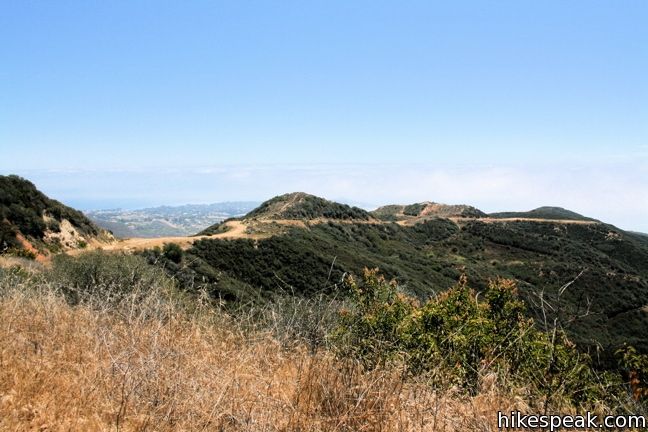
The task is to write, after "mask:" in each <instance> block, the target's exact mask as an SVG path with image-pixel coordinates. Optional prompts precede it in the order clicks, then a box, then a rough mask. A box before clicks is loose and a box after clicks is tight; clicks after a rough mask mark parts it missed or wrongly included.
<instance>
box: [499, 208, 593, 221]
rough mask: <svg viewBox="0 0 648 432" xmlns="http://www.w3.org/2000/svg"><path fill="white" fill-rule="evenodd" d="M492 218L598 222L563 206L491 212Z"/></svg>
mask: <svg viewBox="0 0 648 432" xmlns="http://www.w3.org/2000/svg"><path fill="white" fill-rule="evenodd" d="M488 216H489V217H492V218H529V219H555V220H580V221H592V222H598V221H597V220H596V219H592V218H588V217H586V216H583V215H580V214H578V213H576V212H573V211H571V210H567V209H564V208H562V207H538V208H537V209H533V210H530V211H527V212H499V213H490V214H489V215H488Z"/></svg>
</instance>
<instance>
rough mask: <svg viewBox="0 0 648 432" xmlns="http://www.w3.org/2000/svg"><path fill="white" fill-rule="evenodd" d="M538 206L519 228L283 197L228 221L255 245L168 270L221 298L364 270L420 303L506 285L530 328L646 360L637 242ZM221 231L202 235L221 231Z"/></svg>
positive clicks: (226, 247) (646, 255)
mask: <svg viewBox="0 0 648 432" xmlns="http://www.w3.org/2000/svg"><path fill="white" fill-rule="evenodd" d="M545 209H551V211H547V210H543V211H542V212H528V213H525V216H523V217H522V218H520V219H516V218H511V217H506V218H504V217H503V216H502V217H492V216H489V215H485V214H484V213H483V212H480V211H478V210H476V209H474V208H472V207H469V206H442V207H439V205H437V204H432V203H423V204H415V205H412V206H388V207H383V208H382V209H381V210H380V209H379V210H380V211H375V212H373V213H367V212H365V211H363V210H361V209H353V208H350V207H348V206H344V205H342V204H337V203H331V202H330V201H327V200H324V199H321V198H317V197H313V196H311V195H306V194H302V193H297V194H288V195H282V196H280V197H276V198H273V199H271V200H269V201H267V202H265V203H263V204H262V205H261V206H259V207H258V208H257V209H255V210H253V211H252V212H250V213H249V214H248V215H246V216H245V217H243V218H240V219H238V220H237V223H238V224H241V226H247V227H248V231H249V230H251V229H253V230H254V232H256V233H263V232H265V233H266V235H265V236H258V237H257V238H229V239H227V240H223V239H210V238H204V237H203V238H200V239H197V240H196V241H194V243H193V245H192V246H191V247H190V248H189V249H188V250H186V252H185V254H184V258H183V261H182V263H181V264H173V265H172V264H169V265H167V269H169V271H171V272H175V273H174V275H176V276H178V280H183V281H185V282H186V286H187V287H192V289H195V288H196V287H197V286H204V287H206V288H207V289H208V290H209V291H210V292H212V293H213V295H216V296H218V297H220V298H222V299H225V300H229V301H237V300H243V301H257V300H263V299H268V298H272V297H273V296H274V295H276V294H277V293H278V292H288V293H294V294H298V295H311V294H314V293H321V292H329V293H332V292H335V291H336V290H340V289H341V285H340V281H341V279H342V276H343V275H344V274H346V273H349V272H351V273H356V274H357V273H359V272H361V271H362V269H363V268H364V267H378V268H380V269H381V271H382V272H383V273H384V274H385V275H387V276H388V277H390V278H395V279H396V280H397V281H398V282H399V283H400V285H401V286H402V287H403V288H404V289H405V290H407V291H408V292H409V293H411V294H414V295H416V296H418V297H420V298H426V297H429V296H434V295H436V294H437V293H439V292H441V291H443V290H445V289H447V288H449V287H451V286H452V285H453V284H455V283H456V282H457V280H458V279H459V277H460V276H461V275H462V274H466V275H467V276H468V278H469V280H470V281H471V284H472V285H474V286H476V287H477V288H480V287H481V288H483V287H485V286H486V285H487V284H488V281H489V280H490V279H492V278H497V277H505V278H511V279H515V280H516V281H517V282H518V285H519V290H520V293H521V294H522V296H523V297H524V298H525V299H526V300H527V302H528V303H529V304H530V305H531V308H532V311H533V314H534V315H535V316H536V318H539V319H540V322H542V320H543V319H544V313H547V314H548V316H553V315H562V316H561V317H560V318H561V319H565V320H566V322H569V325H568V326H567V327H568V329H567V330H568V331H569V332H570V333H571V334H572V336H573V337H574V339H575V340H576V341H577V342H578V343H579V344H580V345H581V346H583V347H587V348H588V349H594V350H596V349H599V348H603V350H604V351H607V352H611V350H613V349H614V347H617V346H619V345H621V344H622V343H625V342H628V343H631V344H633V345H635V346H637V347H639V348H640V349H642V350H644V351H647V352H648V332H646V330H648V314H647V312H646V311H647V309H646V305H648V242H646V241H645V240H644V238H643V237H641V236H638V235H636V234H632V233H627V232H625V231H623V230H620V229H618V228H616V227H614V226H612V225H608V224H605V223H601V222H598V221H595V220H593V219H591V218H585V217H582V216H579V218H578V219H575V217H576V216H574V215H575V214H574V213H572V212H569V211H567V210H562V209H561V210H560V211H558V212H557V211H556V210H555V209H554V208H545ZM408 213H410V214H408ZM443 215H448V216H446V217H444V216H443ZM392 216H393V217H392ZM549 216H550V217H549ZM556 218H560V219H556ZM394 219H396V220H395V221H394ZM297 222H298V223H297ZM227 223H228V222H225V223H224V224H220V225H217V226H216V227H214V228H212V232H223V231H226V230H227ZM264 230H265V231H264ZM156 260H159V257H152V258H151V261H152V262H153V261H156ZM156 262H157V261H156ZM574 280H575V281H574ZM570 281H574V282H573V283H572V284H570V285H569V287H568V289H567V288H566V289H564V290H562V291H561V288H562V287H564V286H565V285H566V284H567V283H569V282H570ZM559 292H560V293H561V294H560V295H559ZM541 297H542V301H540V298H541ZM542 302H546V303H545V310H544V313H543V310H542V308H541V307H540V306H539V305H540V304H542ZM547 305H551V306H547ZM597 347H598V348H597Z"/></svg>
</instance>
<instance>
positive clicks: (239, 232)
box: [68, 218, 598, 255]
mask: <svg viewBox="0 0 648 432" xmlns="http://www.w3.org/2000/svg"><path fill="white" fill-rule="evenodd" d="M450 219H451V220H452V221H453V222H455V223H457V224H460V223H466V222H469V221H475V220H476V221H480V222H485V223H503V222H521V221H532V222H543V223H558V224H596V223H598V222H594V221H581V220H567V219H559V220H549V219H533V218H502V219H497V218H450ZM325 222H328V219H324V218H320V219H315V220H312V221H309V222H308V224H320V223H325ZM335 222H337V223H366V224H374V223H387V222H380V221H378V220H371V221H355V220H354V221H343V220H336V221H335ZM417 222H421V220H420V219H418V220H405V221H399V222H398V224H399V225H404V226H409V225H414V224H415V223H417ZM262 223H275V224H278V225H283V226H296V227H300V228H307V227H308V224H306V223H305V222H304V221H302V220H292V219H276V220H272V221H269V220H268V221H263V222H262ZM225 226H226V227H227V231H225V232H222V233H217V234H213V235H203V236H193V237H157V238H140V237H136V238H130V239H124V240H118V241H116V242H113V243H109V244H106V243H93V244H92V245H89V246H90V247H89V248H86V249H76V250H72V251H69V252H68V253H69V254H72V255H77V254H79V253H82V252H83V251H85V250H88V249H102V250H106V251H133V250H142V249H151V248H154V247H163V246H164V244H165V243H176V244H178V245H179V246H180V247H181V248H183V249H188V248H189V247H191V245H192V244H193V242H194V241H196V240H201V239H242V238H247V239H260V238H267V237H269V236H272V234H268V233H266V234H263V233H262V232H258V233H255V234H251V233H249V232H248V228H255V224H250V223H245V222H243V221H238V220H232V221H228V222H225Z"/></svg>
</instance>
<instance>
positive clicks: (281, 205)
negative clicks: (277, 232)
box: [245, 192, 373, 221]
mask: <svg viewBox="0 0 648 432" xmlns="http://www.w3.org/2000/svg"><path fill="white" fill-rule="evenodd" d="M245 219H266V220H272V219H337V220H365V221H368V220H371V219H373V218H372V216H371V214H369V212H367V211H365V210H363V209H361V208H358V207H352V206H349V205H346V204H340V203H337V202H335V201H329V200H327V199H324V198H320V197H318V196H315V195H311V194H308V193H305V192H292V193H287V194H284V195H279V196H276V197H274V198H271V199H269V200H267V201H265V202H263V203H262V204H261V205H260V206H259V207H257V208H256V209H254V210H252V211H251V212H250V213H248V214H247V215H246V216H245Z"/></svg>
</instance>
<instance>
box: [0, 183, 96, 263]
mask: <svg viewBox="0 0 648 432" xmlns="http://www.w3.org/2000/svg"><path fill="white" fill-rule="evenodd" d="M46 216H47V217H46ZM64 219H67V220H68V221H69V222H70V223H71V224H72V226H73V227H74V228H76V230H77V231H78V232H79V234H81V235H87V236H96V235H98V234H99V231H100V230H99V229H98V228H97V227H96V226H95V225H94V224H93V223H92V222H91V221H90V220H88V218H86V217H85V216H84V215H83V213H81V212H80V211H77V210H74V209H72V208H70V207H67V206H65V205H63V204H61V203H60V202H58V201H56V200H53V199H50V198H48V197H47V196H45V195H44V194H43V193H42V192H40V191H39V190H38V189H36V186H34V185H33V184H32V183H31V182H29V181H28V180H25V179H23V178H21V177H18V176H15V175H10V176H0V253H2V252H3V251H8V250H12V249H18V250H19V249H21V248H22V245H21V244H20V242H19V241H18V238H17V236H18V235H19V234H22V235H23V236H25V237H27V238H28V239H30V240H35V241H36V242H42V241H43V240H44V237H45V234H46V232H48V231H49V232H55V233H56V232H60V229H61V228H60V223H61V221H62V220H64Z"/></svg>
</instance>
